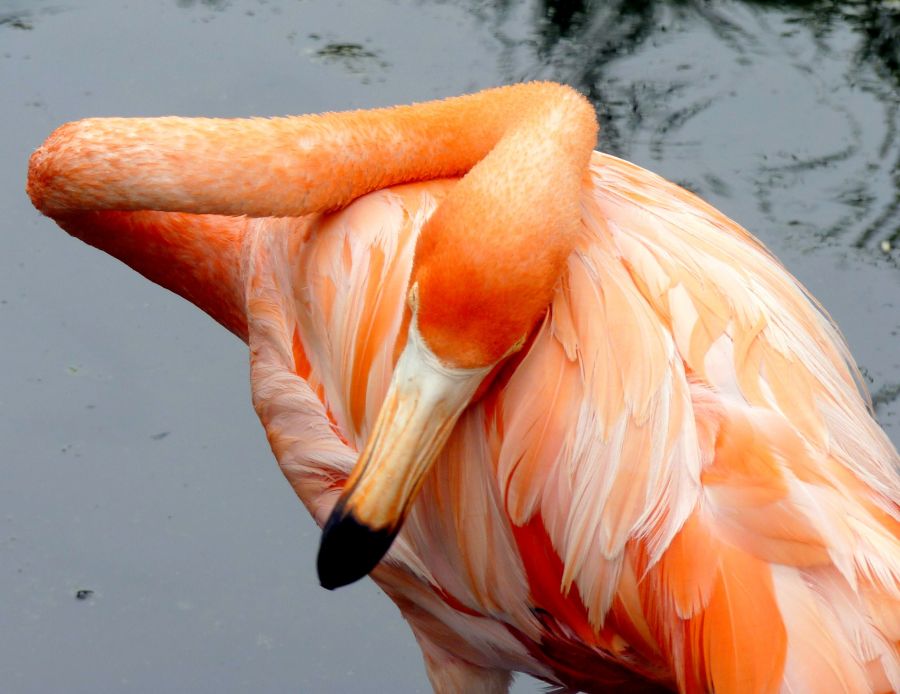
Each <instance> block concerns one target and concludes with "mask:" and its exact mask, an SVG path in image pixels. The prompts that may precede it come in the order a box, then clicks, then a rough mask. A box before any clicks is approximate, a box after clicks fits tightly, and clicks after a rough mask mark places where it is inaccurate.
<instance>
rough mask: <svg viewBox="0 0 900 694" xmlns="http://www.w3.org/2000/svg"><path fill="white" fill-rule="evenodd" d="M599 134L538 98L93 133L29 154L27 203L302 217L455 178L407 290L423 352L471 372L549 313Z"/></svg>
mask: <svg viewBox="0 0 900 694" xmlns="http://www.w3.org/2000/svg"><path fill="white" fill-rule="evenodd" d="M596 131H597V123H596V119H595V116H594V111H593V108H592V107H591V106H590V104H589V103H588V102H587V101H586V100H585V99H583V98H582V97H581V96H579V95H578V94H577V93H576V92H574V91H573V90H572V89H570V88H568V87H564V86H561V85H557V84H549V83H532V84H525V85H516V86H511V87H502V88H499V89H493V90H488V91H485V92H481V93H478V94H473V95H469V96H462V97H457V98H453V99H447V100H444V101H435V102H429V103H424V104H416V105H412V106H401V107H395V108H388V109H378V110H371V111H355V112H346V113H331V114H325V115H309V116H299V117H290V118H273V119H245V120H221V119H208V118H154V119H123V118H108V119H106V118H104V119H88V120H84V121H79V122H76V123H69V124H67V125H64V126H62V127H61V128H59V129H57V130H56V132H54V133H53V134H52V135H51V136H50V138H48V140H47V142H45V143H44V145H43V146H42V147H41V148H40V149H38V150H37V151H36V152H35V153H34V155H33V156H32V159H31V165H30V170H29V180H28V193H29V195H30V196H31V198H32V201H33V202H34V204H35V206H36V207H37V208H38V209H40V210H41V211H42V212H44V213H45V214H48V215H50V216H52V217H55V218H57V219H60V218H66V217H70V216H71V215H73V214H75V213H79V212H84V211H99V210H158V211H168V212H188V213H194V214H204V213H206V214H216V215H233V216H236V215H249V216H260V217H270V216H271V217H277V216H301V215H306V214H311V213H315V212H326V211H330V210H334V209H337V208H340V207H342V206H344V205H346V204H348V203H349V202H351V201H352V200H354V199H355V198H358V197H359V196H361V195H364V194H366V193H368V192H371V191H373V190H377V189H380V188H385V187H387V186H390V185H394V184H398V183H406V182H412V181H420V180H429V179H434V178H441V177H448V176H460V175H463V174H465V176H464V178H463V179H462V181H461V182H460V184H459V185H458V186H457V187H456V188H455V189H454V190H453V191H452V193H451V194H450V195H449V197H448V198H447V200H446V201H445V202H444V204H443V205H441V207H440V208H439V209H438V211H437V212H436V213H435V215H434V218H433V219H432V220H431V221H430V222H429V223H428V225H427V226H426V227H425V229H424V230H423V232H422V236H421V238H420V241H419V245H418V247H417V254H416V263H415V269H414V277H413V281H414V282H417V283H418V285H419V294H420V303H419V306H420V315H419V321H420V326H421V330H422V334H423V336H424V337H425V339H426V342H428V343H429V345H430V346H431V348H432V349H433V350H434V351H435V353H436V354H437V355H438V356H439V357H441V358H442V359H443V360H446V361H447V362H448V363H450V364H454V365H457V366H476V365H484V364H487V363H492V362H494V361H496V360H498V359H499V358H501V357H502V356H503V354H505V353H506V352H508V351H509V349H510V348H511V347H512V346H513V345H514V344H515V343H516V342H517V341H518V340H520V339H521V338H522V337H523V336H524V334H526V333H527V332H528V331H529V330H530V329H531V327H532V326H533V324H534V323H535V322H536V321H537V319H538V318H539V317H540V315H541V313H542V312H543V310H544V309H545V307H546V306H547V305H548V303H549V301H550V293H551V291H552V288H553V285H554V284H555V282H556V280H557V278H558V277H559V275H560V273H561V270H562V265H563V263H564V262H565V258H566V257H567V256H568V254H569V252H570V251H571V248H572V243H573V234H574V233H575V231H576V229H577V225H578V220H579V217H580V214H579V210H578V197H579V190H580V187H581V179H582V175H583V172H584V171H585V170H586V167H587V164H588V159H589V157H590V153H591V150H592V149H593V146H594V143H595V138H596ZM79 232H80V233H79V235H82V237H83V238H85V240H86V241H88V242H89V243H94V241H93V240H92V239H90V238H88V233H87V231H86V230H79ZM95 245H100V244H99V243H97V244H95ZM206 245H209V244H208V243H206ZM104 249H105V248H104ZM174 255H175V253H174V252H173V256H174ZM173 262H176V263H177V258H173ZM175 271H176V270H173V272H175ZM235 274H237V273H235ZM175 284H176V286H178V285H177V283H175Z"/></svg>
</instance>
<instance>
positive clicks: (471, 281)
mask: <svg viewBox="0 0 900 694" xmlns="http://www.w3.org/2000/svg"><path fill="white" fill-rule="evenodd" d="M460 185H461V184H460ZM447 207H448V206H447V205H444V206H442V208H439V210H438V212H436V213H435V215H434V217H432V219H431V220H430V222H429V225H428V226H427V227H426V229H424V230H423V232H422V235H421V236H420V239H419V243H418V245H417V247H416V258H415V264H414V270H413V275H412V278H411V284H410V289H409V293H408V304H409V312H408V316H409V323H408V328H407V339H406V344H405V346H404V348H403V349H402V351H401V353H400V356H399V359H398V360H397V363H396V366H395V370H394V373H393V377H392V380H391V383H390V386H389V389H388V393H387V395H386V397H385V401H384V403H383V405H382V407H381V410H380V412H379V415H378V418H377V421H376V423H375V426H374V429H373V431H372V433H371V435H370V436H369V438H368V440H367V443H366V445H365V447H364V449H363V451H362V454H361V455H360V457H359V459H358V462H357V464H356V466H355V468H354V470H353V472H352V473H351V475H350V477H349V479H348V480H347V483H346V486H345V487H344V491H343V493H342V495H341V497H340V499H339V501H338V503H337V505H336V506H335V509H334V510H333V512H332V514H331V516H330V518H329V520H328V522H327V523H326V526H325V529H324V532H323V535H322V541H321V545H320V549H319V556H318V571H319V579H320V581H321V583H322V585H323V586H324V587H325V588H329V589H333V588H337V587H340V586H343V585H346V584H348V583H351V582H353V581H356V580H358V579H359V578H361V577H363V576H365V575H366V574H368V573H369V572H370V571H371V570H372V569H373V568H374V567H375V566H376V565H377V564H378V562H379V561H380V560H381V558H382V557H383V556H384V554H385V553H386V552H387V550H388V549H389V547H390V545H391V543H392V541H393V539H394V537H395V536H396V535H397V533H398V532H399V530H400V527H401V525H402V523H403V521H404V519H405V517H406V516H407V514H408V512H409V510H410V508H411V506H412V503H413V501H414V499H415V496H416V493H417V491H418V490H419V488H420V487H421V485H422V483H423V482H424V480H425V477H426V474H427V473H428V471H429V470H430V468H431V467H432V465H433V463H434V462H435V460H436V458H437V457H438V454H439V453H440V451H441V450H442V448H443V447H444V444H445V443H446V441H447V439H448V438H449V436H450V434H451V432H452V431H453V428H454V426H455V424H456V422H457V420H458V419H459V417H460V415H461V414H462V413H463V412H464V410H465V409H466V407H467V406H468V405H469V404H470V403H471V402H472V400H473V398H474V397H476V395H477V394H478V393H479V392H480V390H483V389H482V388H480V387H481V386H482V385H483V384H487V380H490V379H489V375H490V374H492V373H496V371H497V370H498V368H499V367H500V366H501V365H502V364H503V363H504V361H505V360H507V359H508V358H509V357H510V356H511V355H513V354H514V353H516V352H517V351H519V350H520V349H521V348H522V346H523V345H524V344H525V342H526V339H527V337H528V335H529V334H530V332H531V331H532V330H533V328H534V326H535V325H536V324H537V322H538V321H539V320H540V318H541V317H542V316H543V315H544V313H545V312H546V310H547V307H548V305H549V304H550V301H551V299H552V293H553V290H554V287H555V286H556V283H557V281H558V278H559V276H560V274H561V272H562V268H563V267H564V264H565V260H566V257H567V255H568V252H570V251H571V247H570V246H568V245H564V244H561V243H556V244H554V243H552V240H553V236H554V235H553V233H552V229H551V233H550V234H549V235H548V234H546V227H542V228H536V229H532V230H530V231H532V232H533V233H532V237H534V238H540V239H541V243H540V244H539V245H536V246H532V247H528V245H527V244H524V243H522V241H521V238H520V239H519V242H518V243H515V244H504V243H502V234H500V233H497V234H494V236H495V238H496V237H499V238H498V242H497V243H491V242H490V238H491V233H490V230H485V232H486V237H487V238H486V239H485V237H484V236H485V235H484V234H483V235H477V234H471V235H470V236H468V237H465V236H463V235H462V234H461V233H460V232H459V231H455V232H454V233H453V234H445V233H442V232H441V225H442V224H444V223H445V219H446V218H447V212H448V210H447V209H446V208H447ZM455 221H456V222H457V226H456V229H457V230H458V229H459V228H460V227H459V225H458V221H459V217H458V216H457V218H456V219H455ZM534 223H537V220H535V222H534ZM463 228H467V227H463ZM468 228H473V227H468ZM495 230H496V227H495ZM517 231H518V232H519V233H521V224H520V225H519V228H518V229H517ZM426 232H428V233H426ZM461 237H462V238H461ZM541 237H543V238H541ZM486 379H487V380H486Z"/></svg>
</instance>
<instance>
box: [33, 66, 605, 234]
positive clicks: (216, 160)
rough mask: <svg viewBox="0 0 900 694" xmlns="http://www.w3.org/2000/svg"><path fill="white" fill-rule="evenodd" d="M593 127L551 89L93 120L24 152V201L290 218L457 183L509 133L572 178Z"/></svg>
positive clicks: (62, 209) (60, 209)
mask: <svg viewBox="0 0 900 694" xmlns="http://www.w3.org/2000/svg"><path fill="white" fill-rule="evenodd" d="M543 125H550V126H552V127H550V128H547V127H542V126H543ZM596 128H597V126H596V120H595V117H594V112H593V109H592V108H591V106H590V105H589V104H588V103H587V101H585V100H584V99H583V98H581V97H580V96H578V95H577V93H575V92H574V91H573V90H572V89H570V88H568V87H564V86H562V85H558V84H551V83H531V84H522V85H514V86H510V87H501V88H498V89H491V90H487V91H484V92H480V93H478V94H472V95H468V96H461V97H456V98H451V99H446V100H443V101H434V102H428V103H423V104H414V105H411V106H398V107H394V108H386V109H375V110H370V111H349V112H344V113H328V114H323V115H307V116H295V117H286V118H271V119H261V118H253V119H233V120H232V119H213V118H177V117H166V118H92V119H86V120H82V121H78V122H75V123H68V124H66V125H64V126H62V127H61V128H58V129H57V130H56V131H55V132H54V133H53V134H52V135H51V136H50V137H49V138H48V140H47V142H45V143H44V145H43V146H42V147H41V148H40V149H38V150H37V151H36V152H35V153H34V155H33V156H32V160H31V167H30V171H29V184H28V192H29V195H31V197H32V200H33V202H34V204H35V206H36V207H38V209H40V210H41V211H42V212H44V213H45V214H48V215H49V216H58V215H60V214H65V213H68V212H74V211H81V210H160V211H170V212H191V213H199V214H220V215H249V216H255V217H280V216H300V215H305V214H310V213H313V212H325V211H330V210H334V209H337V208H340V207H342V206H344V205H346V204H348V203H349V202H351V201H352V200H354V199H355V198H358V197H359V196H361V195H364V194H365V193H368V192H371V191H373V190H377V189H380V188H385V187H387V186H390V185H393V184H398V183H407V182H412V181H419V180H427V179H433V178H440V177H447V176H459V175H462V174H465V173H466V172H468V171H469V170H470V169H471V168H472V167H473V166H474V165H475V164H476V163H477V162H479V161H481V160H483V159H486V158H487V159H489V157H490V153H491V150H492V149H494V148H495V147H496V145H497V144H498V143H499V142H500V141H501V140H503V139H504V135H507V136H508V137H509V138H512V139H513V140H514V139H515V133H516V132H519V133H521V132H528V131H537V132H540V133H544V134H548V135H550V136H551V137H552V134H553V133H556V134H557V136H556V137H553V139H554V140H555V142H554V143H553V147H555V148H557V154H556V155H555V156H560V155H562V156H565V155H566V154H568V153H570V152H573V151H577V152H580V155H579V156H578V157H576V159H572V158H571V156H570V157H568V160H569V161H571V163H572V165H573V166H574V167H577V168H578V171H579V174H578V175H579V176H580V172H581V171H583V170H584V168H585V167H586V166H587V159H588V156H589V153H590V151H591V150H592V149H593V146H594V140H595V138H596ZM548 144H550V143H549V142H548ZM560 147H562V151H560V150H559V149H558V148H560ZM488 163H489V162H488Z"/></svg>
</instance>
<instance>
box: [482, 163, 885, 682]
mask: <svg viewBox="0 0 900 694" xmlns="http://www.w3.org/2000/svg"><path fill="white" fill-rule="evenodd" d="M582 204H583V209H584V224H585V226H584V235H583V243H582V244H581V245H580V246H579V248H578V249H577V250H576V253H575V254H573V256H572V257H571V259H570V262H569V267H568V273H567V276H566V277H565V278H564V281H563V282H562V283H561V285H560V287H559V289H558V291H557V294H556V297H555V299H554V302H553V305H552V307H551V310H550V313H549V315H548V318H547V320H546V321H545V323H544V324H543V326H542V327H541V329H540V331H539V333H538V335H537V337H536V338H535V340H534V342H533V344H532V346H531V350H530V352H529V353H528V355H527V356H526V357H525V358H524V359H523V360H522V362H521V364H519V366H518V368H517V370H516V371H515V373H514V374H513V375H512V376H511V377H510V378H509V381H508V383H507V384H506V385H505V388H503V389H502V390H501V391H500V392H499V395H498V398H499V404H498V407H497V408H496V416H495V417H494V419H493V424H494V430H495V432H497V436H498V438H499V454H498V456H497V475H498V485H499V488H500V489H501V490H503V503H504V505H505V509H506V511H507V513H508V514H509V517H510V519H511V521H512V523H513V524H514V525H515V526H517V527H518V528H520V529H532V530H533V528H534V527H535V524H538V525H539V526H540V530H541V531H543V532H545V533H546V538H547V539H548V540H549V542H550V543H551V544H552V548H553V550H554V551H555V553H556V555H557V557H558V559H559V569H558V571H557V574H558V575H554V576H550V577H545V578H544V587H543V589H542V590H541V592H543V593H544V594H552V590H550V589H549V586H548V584H549V583H550V582H552V581H553V580H556V581H558V586H559V590H560V591H561V592H562V593H563V594H566V595H568V597H569V598H570V599H574V600H575V601H576V602H580V603H581V606H582V607H583V613H582V621H581V622H580V623H579V620H578V619H573V617H572V615H573V614H574V613H573V612H571V611H570V612H569V613H565V612H561V611H559V610H557V612H556V618H557V619H558V621H559V622H561V623H562V624H563V625H564V626H565V627H567V628H569V629H570V630H574V631H575V632H576V633H578V632H583V631H584V624H583V617H584V616H586V617H587V620H588V621H589V623H590V626H591V628H592V630H593V631H594V633H595V634H599V635H600V636H602V635H603V633H604V630H605V629H606V630H610V629H611V630H612V631H613V632H615V633H616V634H619V635H620V636H622V637H623V638H625V639H626V640H627V641H628V642H629V643H628V648H627V649H624V650H623V654H622V655H623V659H627V658H631V657H633V656H632V655H631V654H635V653H636V654H640V659H643V660H644V661H647V662H654V661H655V662H656V663H658V664H659V662H660V659H661V658H663V660H666V659H667V660H668V666H669V667H670V668H671V671H672V672H674V674H675V678H676V682H677V685H678V686H679V688H680V689H682V690H683V691H704V690H707V689H709V690H715V691H775V690H777V689H778V688H779V687H780V686H781V684H782V678H783V679H784V682H786V683H787V684H789V685H790V686H791V687H793V691H810V690H812V689H815V690H816V691H824V690H823V689H822V687H825V686H827V685H828V684H833V685H834V688H833V690H834V691H867V690H869V688H870V686H871V689H872V690H873V691H887V690H889V689H896V688H897V686H898V684H900V680H898V679H897V676H898V673H900V670H898V664H900V660H898V654H897V650H896V646H895V642H896V641H897V639H898V636H900V633H898V630H897V621H898V620H897V617H898V614H900V600H898V599H900V551H898V549H900V548H898V535H900V533H898V529H900V526H898V505H897V503H898V490H900V485H898V478H897V465H898V461H897V456H896V452H895V451H894V450H893V447H892V446H891V444H890V443H889V441H888V440H887V438H886V437H885V435H884V434H883V432H882V431H881V430H880V429H879V428H878V426H877V425H876V423H875V422H874V420H873V419H872V417H871V414H870V412H869V411H868V409H867V407H866V403H865V401H864V400H863V398H861V397H860V395H859V391H858V390H857V385H856V384H857V381H856V378H855V377H856V372H855V368H854V367H853V366H851V365H850V363H849V361H848V352H847V350H846V347H845V346H844V343H843V341H842V339H841V338H840V335H839V334H838V333H837V331H836V329H835V328H834V327H833V325H832V324H831V322H830V321H829V320H828V318H827V316H825V315H824V314H823V313H822V312H821V310H820V309H819V308H818V307H817V306H816V305H815V304H814V303H813V301H812V300H811V299H810V298H809V296H808V295H807V294H806V292H805V291H804V289H803V288H802V287H801V286H800V285H799V284H798V283H797V281H796V280H795V279H794V278H793V277H791V276H790V275H789V274H788V273H787V271H786V270H784V269H783V268H782V267H781V265H780V264H778V262H777V261H776V260H774V259H773V257H772V256H771V255H770V254H769V253H768V252H767V251H766V250H765V248H763V247H762V246H761V244H759V242H757V241H756V240H755V239H753V237H751V236H750V235H749V234H747V233H746V232H745V231H744V230H743V229H741V228H740V227H739V226H737V225H736V224H734V223H733V222H731V221H730V220H728V219H727V218H725V217H724V216H723V215H722V214H721V213H719V212H717V211H715V210H714V209H713V208H712V207H710V206H709V205H707V204H705V203H703V202H702V201H700V200H699V199H697V198H696V197H695V196H693V195H691V194H690V193H688V192H686V191H684V190H682V189H681V188H678V187H677V186H675V185H673V184H671V183H668V182H666V181H664V180H663V179H661V178H659V177H657V176H655V175H653V174H651V173H649V172H647V171H645V170H643V169H641V168H639V167H637V166H634V165H632V164H628V163H626V162H623V161H621V160H618V159H615V158H613V157H609V156H605V155H596V154H595V158H594V160H593V165H592V169H591V183H590V185H589V186H587V188H586V193H585V196H584V198H583V201H582ZM523 534H525V532H524V530H520V531H519V533H518V534H517V536H518V537H520V545H521V546H522V548H523V550H526V551H527V550H531V551H533V543H534V535H535V533H534V532H531V536H530V542H531V543H532V545H527V544H526V543H525V542H524V541H522V540H521V538H522V536H523ZM527 563H528V562H527V559H526V564H527ZM529 568H530V571H529V579H530V580H532V581H533V582H534V581H535V578H534V577H535V576H536V575H540V573H541V572H543V573H547V568H546V563H545V564H544V565H543V567H542V568H541V567H539V566H533V567H529ZM533 588H534V586H533ZM532 593H535V590H532ZM544 602H546V603H548V604H549V603H550V602H551V601H549V600H546V599H545V601H544ZM551 608H552V605H551ZM610 643H611V645H610V644H606V645H605V646H604V647H605V648H610V647H612V648H615V643H614V642H610ZM813 643H815V644H817V646H815V648H814V647H812V646H811V645H810V644H813ZM812 651H815V652H814V653H813V652H812ZM660 654H665V656H664V657H663V656H661V655H660ZM636 669H637V668H636Z"/></svg>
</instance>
